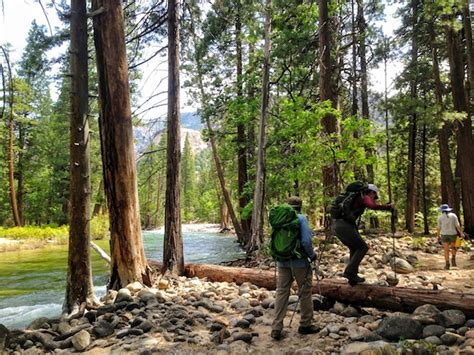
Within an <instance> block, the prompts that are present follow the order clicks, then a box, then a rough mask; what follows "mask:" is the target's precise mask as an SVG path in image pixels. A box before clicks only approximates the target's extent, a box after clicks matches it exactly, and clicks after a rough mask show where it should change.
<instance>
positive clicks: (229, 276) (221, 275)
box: [150, 261, 474, 317]
mask: <svg viewBox="0 0 474 355" xmlns="http://www.w3.org/2000/svg"><path fill="white" fill-rule="evenodd" d="M150 265H152V266H153V267H154V268H159V267H160V266H161V264H160V263H158V262H156V261H150ZM185 275H186V277H199V278H206V279H207V280H208V281H212V282H235V283H236V284H238V285H241V284H242V283H244V282H249V283H252V284H254V285H256V286H258V287H263V288H266V289H268V290H274V289H275V273H274V271H273V270H261V269H250V268H239V267H228V266H220V265H209V264H187V265H186V267H185ZM319 288H320V289H321V295H322V296H324V297H327V298H329V299H332V300H336V301H340V302H346V303H351V304H354V305H360V306H364V307H376V308H382V309H384V308H385V309H390V310H395V311H403V312H412V311H413V310H414V309H415V308H417V307H419V306H422V305H425V304H432V305H434V306H436V307H438V308H439V309H441V310H445V309H459V310H461V311H463V312H464V313H465V314H466V316H468V317H472V316H474V294H468V293H461V292H449V291H438V290H428V289H411V288H407V287H389V286H376V285H369V284H360V285H357V286H350V285H349V284H348V283H347V281H342V280H341V281H339V280H334V279H323V280H320V282H319V287H318V284H317V281H316V280H314V279H313V284H312V292H313V293H319Z"/></svg>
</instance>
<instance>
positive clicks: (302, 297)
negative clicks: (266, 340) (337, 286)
mask: <svg viewBox="0 0 474 355" xmlns="http://www.w3.org/2000/svg"><path fill="white" fill-rule="evenodd" d="M301 207H302V200H301V199H300V198H299V197H290V198H289V199H288V201H287V204H283V205H279V206H277V207H274V208H272V209H271V210H270V213H269V222H270V225H271V227H272V234H271V239H270V252H271V254H272V256H273V257H274V259H275V260H276V264H277V267H278V279H277V290H276V296H275V319H274V320H273V323H272V331H271V334H270V335H271V337H272V338H273V339H275V340H280V339H282V338H283V320H284V319H285V315H286V312H287V309H288V298H289V296H290V290H291V284H292V283H293V280H296V283H297V284H298V296H299V303H300V305H301V319H300V326H299V328H298V333H300V334H314V333H317V332H319V330H320V328H318V327H316V326H315V325H312V322H313V300H312V292H311V286H312V280H313V273H312V270H311V262H313V261H315V260H316V254H315V252H314V250H313V246H312V243H311V234H312V233H311V230H310V229H309V226H308V221H307V220H306V217H305V216H303V215H302V214H301Z"/></svg>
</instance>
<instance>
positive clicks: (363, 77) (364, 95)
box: [357, 0, 378, 227]
mask: <svg viewBox="0 0 474 355" xmlns="http://www.w3.org/2000/svg"><path fill="white" fill-rule="evenodd" d="M357 25H358V26H357V27H358V28H359V57H360V100H361V104H362V118H364V119H366V120H368V119H369V94H368V91H369V90H368V73H367V46H366V36H367V23H366V21H365V16H364V2H363V0H357ZM365 151H366V155H367V157H368V158H371V157H372V156H373V155H374V152H373V150H372V149H370V148H367V147H366V148H365ZM366 169H367V181H371V182H375V172H374V167H373V165H372V164H367V165H366ZM371 223H372V226H373V227H378V220H377V217H374V218H373V219H371Z"/></svg>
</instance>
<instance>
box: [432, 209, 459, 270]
mask: <svg viewBox="0 0 474 355" xmlns="http://www.w3.org/2000/svg"><path fill="white" fill-rule="evenodd" d="M452 210H453V209H452V208H451V207H449V205H447V204H442V205H441V207H440V208H439V211H440V212H441V215H440V216H439V217H438V228H437V235H438V240H439V241H440V242H442V243H443V248H444V260H445V261H446V265H445V266H444V269H445V270H449V267H450V265H449V248H451V265H452V266H456V246H455V245H454V243H455V242H456V237H457V236H458V235H459V237H460V238H462V237H463V232H462V230H461V225H460V224H459V220H458V217H457V216H456V214H455V213H453V212H451V211H452Z"/></svg>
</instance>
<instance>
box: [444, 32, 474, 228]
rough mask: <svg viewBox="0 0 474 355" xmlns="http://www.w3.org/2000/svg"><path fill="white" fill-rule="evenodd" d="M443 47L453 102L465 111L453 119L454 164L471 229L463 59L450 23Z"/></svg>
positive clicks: (470, 150) (472, 167)
mask: <svg viewBox="0 0 474 355" xmlns="http://www.w3.org/2000/svg"><path fill="white" fill-rule="evenodd" d="M446 38H447V49H448V56H449V67H450V74H451V75H450V79H451V90H452V96H453V106H454V109H455V110H456V111H457V112H460V113H465V115H466V116H465V118H463V119H459V120H457V121H456V122H455V128H456V142H457V146H458V151H457V165H458V167H459V173H460V177H461V190H462V206H463V212H464V214H463V216H464V229H465V231H466V232H467V233H469V234H472V233H474V184H472V181H473V180H474V145H473V137H472V121H471V117H470V114H469V106H468V98H467V97H466V91H465V75H464V63H463V60H462V53H463V51H462V47H461V43H460V36H459V32H458V31H456V30H455V29H454V28H452V27H447V29H446Z"/></svg>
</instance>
